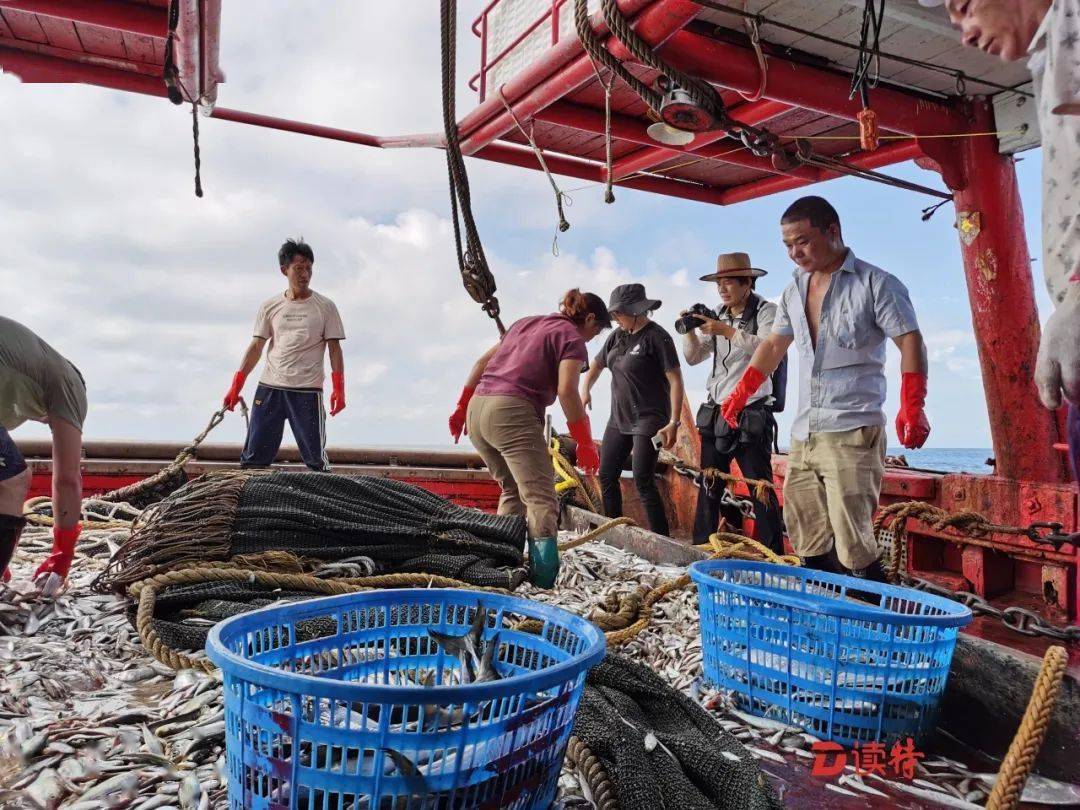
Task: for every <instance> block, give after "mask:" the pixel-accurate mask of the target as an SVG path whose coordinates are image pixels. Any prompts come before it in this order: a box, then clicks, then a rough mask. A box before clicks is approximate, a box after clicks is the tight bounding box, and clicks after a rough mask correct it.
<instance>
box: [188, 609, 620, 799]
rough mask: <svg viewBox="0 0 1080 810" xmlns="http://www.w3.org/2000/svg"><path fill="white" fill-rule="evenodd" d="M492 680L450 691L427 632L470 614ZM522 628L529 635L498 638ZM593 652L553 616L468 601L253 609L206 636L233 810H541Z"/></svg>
mask: <svg viewBox="0 0 1080 810" xmlns="http://www.w3.org/2000/svg"><path fill="white" fill-rule="evenodd" d="M480 605H482V606H483V607H484V608H487V609H489V610H490V615H489V617H488V621H487V623H486V625H485V626H484V628H483V636H484V639H485V640H486V642H487V643H488V644H495V645H496V647H495V648H494V649H495V650H496V652H495V666H496V669H497V670H498V672H499V673H500V675H501V676H502V677H501V678H500V679H499V680H495V681H491V682H487V683H472V684H467V685H460V684H458V683H457V681H458V680H460V670H461V665H460V662H459V660H458V659H457V658H456V657H455V656H454V655H452V654H449V653H447V652H446V651H445V650H444V649H443V647H442V646H441V645H439V644H437V643H436V642H435V641H434V640H433V639H432V637H431V636H430V635H429V634H428V629H429V628H430V629H432V630H436V631H439V632H442V633H446V634H451V635H461V634H462V633H464V632H466V631H467V630H468V629H469V626H470V624H471V623H472V622H473V620H474V618H475V617H476V612H477V610H478V608H479V606H480ZM523 619H535V620H538V621H539V622H540V624H541V625H542V629H541V630H540V632H539V633H536V634H533V633H526V632H522V631H518V630H514V629H512V627H513V626H514V625H516V624H517V623H519V622H520V621H521V620H523ZM604 648H605V643H604V636H603V634H602V633H601V632H600V630H599V629H598V628H597V627H595V626H594V625H592V624H590V623H589V622H588V621H586V620H585V619H582V618H581V617H579V616H575V615H573V614H571V613H568V612H566V611H563V610H559V609H557V608H553V607H550V606H548V605H543V604H540V603H537V602H531V601H529V600H527V599H518V598H514V597H510V596H503V595H498V594H493V593H487V592H484V593H478V592H476V591H468V590H441V589H429V590H386V591H368V592H363V593H356V594H348V595H345V596H335V597H330V598H327V599H314V600H311V601H305V602H297V603H294V604H288V605H284V606H278V607H269V608H264V609H263V610H257V611H254V612H251V613H245V614H243V615H241V616H236V617H234V618H232V619H229V620H227V621H225V622H222V623H221V624H219V625H217V627H215V628H214V629H213V631H212V632H211V634H210V638H209V640H208V641H207V653H208V654H209V656H210V658H211V659H212V660H213V661H214V662H215V663H216V664H217V665H218V666H219V667H221V671H222V674H223V676H224V680H225V724H226V738H225V740H226V756H227V761H228V771H229V806H230V808H233V809H234V810H240V808H243V809H244V810H248V808H251V809H252V810H263V808H266V809H267V810H268V809H269V808H274V810H285V808H289V810H304V809H305V808H309V809H310V810H326V809H328V808H333V810H382V808H394V810H398V808H409V809H410V810H414V809H415V810H419V808H436V807H438V808H451V807H452V808H518V809H523V808H546V807H548V806H549V805H550V804H551V802H552V800H553V799H554V797H555V791H556V788H557V783H558V778H559V771H560V768H561V765H562V760H563V755H564V752H565V749H566V744H567V740H568V739H569V736H570V728H571V724H572V722H573V718H574V712H575V711H576V710H577V705H578V701H579V699H580V697H581V692H582V689H583V687H584V681H585V674H586V672H587V671H588V669H589V668H590V667H591V666H593V665H595V664H597V663H598V662H599V661H600V659H601V658H603V655H604Z"/></svg>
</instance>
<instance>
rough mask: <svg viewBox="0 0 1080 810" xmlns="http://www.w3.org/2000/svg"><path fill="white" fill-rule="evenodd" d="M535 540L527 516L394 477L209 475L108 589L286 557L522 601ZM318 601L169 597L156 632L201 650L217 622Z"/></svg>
mask: <svg viewBox="0 0 1080 810" xmlns="http://www.w3.org/2000/svg"><path fill="white" fill-rule="evenodd" d="M230 492H231V493H232V494H231V495H230V494H229V493H230ZM211 522H213V523H214V524H215V526H214V528H211V525H210V524H211ZM525 537H526V530H525V520H524V519H523V518H521V517H515V516H509V515H504V516H498V515H489V514H487V513H485V512H481V511H479V510H476V509H468V508H465V507H461V506H457V505H456V504H454V503H451V502H450V501H448V500H446V499H444V498H440V497H438V496H437V495H433V494H432V493H430V492H428V491H426V490H424V489H420V488H419V487H415V486H412V485H410V484H405V483H402V482H400V481H393V480H390V479H386V478H375V477H347V476H342V475H334V474H329V473H315V472H272V473H266V474H261V475H251V476H250V477H245V478H242V479H241V478H238V477H237V476H236V475H233V476H223V477H221V478H219V479H214V478H213V477H211V476H207V477H204V478H202V479H199V480H198V481H195V482H192V485H191V486H189V487H185V488H184V489H181V490H179V491H177V492H176V493H174V494H173V495H171V496H169V497H168V498H166V499H165V500H164V501H162V502H161V503H160V504H159V505H158V508H157V510H156V512H155V513H154V514H152V515H151V517H150V519H149V520H147V521H146V522H145V523H144V524H143V525H141V526H140V527H139V530H138V532H137V533H135V534H133V535H132V538H131V540H130V541H129V542H128V543H126V544H125V546H124V547H123V548H122V549H121V550H120V552H118V554H117V555H116V557H114V559H113V560H112V561H111V563H110V566H109V569H108V570H107V571H106V575H103V576H102V577H101V578H100V583H99V584H100V587H102V588H110V587H116V586H117V585H119V586H121V587H122V586H123V585H124V584H126V583H129V582H135V581H138V580H140V579H145V578H147V577H149V576H152V575H153V574H155V573H160V572H162V571H167V570H170V569H174V568H177V567H190V566H193V565H194V566H197V565H199V564H200V563H206V562H211V561H223V560H232V559H233V558H236V557H239V556H241V555H243V556H246V557H248V558H252V559H254V558H258V557H259V555H266V553H267V552H287V554H289V555H292V559H294V560H295V559H298V558H299V559H304V560H305V561H306V562H307V563H308V564H314V563H316V562H323V563H327V562H334V561H337V560H348V559H350V558H356V557H360V556H363V557H366V558H368V559H369V560H370V561H371V562H372V563H373V564H374V572H373V573H374V574H395V573H415V574H432V575H436V576H444V577H450V578H453V579H457V580H460V581H463V582H466V583H469V584H470V585H477V586H481V587H491V588H503V589H506V590H514V589H515V588H517V587H518V585H520V584H521V583H522V582H523V581H524V580H525V577H526V569H525V567H524V547H525ZM318 595H321V594H318V593H311V592H304V591H295V592H285V591H280V590H275V589H273V588H270V587H265V586H262V585H259V584H255V583H246V582H245V583H232V582H228V583H221V582H208V583H198V584H189V585H178V586H171V587H166V588H163V589H162V590H161V591H159V592H158V594H157V598H156V602H155V607H154V629H155V630H156V631H157V633H158V635H159V636H160V637H161V639H162V641H163V642H164V643H165V644H166V645H168V646H169V647H171V648H173V649H187V650H193V649H200V648H202V647H203V645H204V644H205V641H206V636H207V633H208V632H209V628H210V627H211V626H212V625H213V623H214V622H216V621H220V620H221V619H224V618H228V617H229V616H234V615H237V614H239V613H243V612H245V611H248V610H253V609H255V608H258V607H263V606H265V605H268V604H271V603H272V602H275V601H278V600H281V599H307V598H313V597H314V596H318ZM132 609H133V610H134V606H133V607H132Z"/></svg>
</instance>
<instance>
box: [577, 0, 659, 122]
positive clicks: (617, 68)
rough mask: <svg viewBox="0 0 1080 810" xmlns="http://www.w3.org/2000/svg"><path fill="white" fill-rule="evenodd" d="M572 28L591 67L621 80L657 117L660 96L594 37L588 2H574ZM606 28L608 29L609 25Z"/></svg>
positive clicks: (584, 0) (585, 0)
mask: <svg viewBox="0 0 1080 810" xmlns="http://www.w3.org/2000/svg"><path fill="white" fill-rule="evenodd" d="M574 27H575V28H576V30H577V35H578V39H579V40H581V45H582V47H583V48H584V49H585V52H586V53H587V54H588V55H589V58H590V59H591V60H592V62H593V65H594V66H595V65H596V64H601V65H603V66H604V67H606V68H607V69H608V70H610V71H611V73H612V74H613V75H615V76H618V77H619V78H620V79H622V80H623V81H624V82H625V83H626V84H627V86H629V87H630V89H631V90H633V91H634V92H635V93H637V95H638V97H640V98H641V100H642V101H644V102H645V104H646V105H648V107H649V109H650V110H652V111H653V112H654V113H655V114H656V115H657V117H659V115H660V107H661V104H662V102H663V99H662V98H661V96H660V94H659V93H658V92H656V90H654V89H653V88H651V87H649V85H647V84H645V82H643V81H641V79H639V78H638V77H637V76H635V75H634V74H633V73H631V72H630V71H629V70H627V69H626V66H625V65H623V63H622V62H620V61H619V60H618V59H616V58H615V56H614V55H613V54H612V53H611V52H610V51H608V49H607V48H606V47H604V43H603V41H602V40H601V39H600V38H599V37H598V36H596V33H595V32H594V31H593V29H592V23H590V22H589V3H588V0H575V3H574ZM608 27H609V28H610V25H609V26H608ZM612 33H614V31H612Z"/></svg>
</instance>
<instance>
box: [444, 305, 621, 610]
mask: <svg viewBox="0 0 1080 810" xmlns="http://www.w3.org/2000/svg"><path fill="white" fill-rule="evenodd" d="M610 327H611V315H609V314H608V310H607V307H606V306H604V302H603V300H601V298H600V297H599V296H598V295H594V294H593V293H589V292H587V293H583V292H581V291H580V290H577V289H574V290H570V291H568V292H567V293H566V295H565V296H563V300H562V304H561V305H560V306H559V311H558V312H557V313H553V314H551V315H534V316H531V317H527V318H522V319H521V320H519V321H515V322H514V324H513V325H512V326H511V327H510V328H509V329H508V330H507V331H506V334H505V335H503V337H502V340H500V341H499V343H497V344H495V345H494V346H492V347H491V348H490V349H488V350H487V351H486V352H484V353H483V354H482V355H481V356H480V359H479V360H477V361H476V363H474V364H473V367H472V370H471V371H470V372H469V376H468V379H466V381H465V387H464V388H463V389H462V391H461V397H460V398H459V399H458V403H457V407H456V408H455V409H454V412H453V413H452V414H450V435H451V436H453V437H454V441H455V442H457V441H458V440H459V439H460V438H461V434H462V432H464V433H465V434H466V435H467V436H468V437H469V438H470V439H471V440H472V443H473V446H474V447H475V448H476V451H477V452H478V453H479V454H480V457H481V458H482V459H483V460H484V464H485V465H487V468H488V470H490V471H491V475H492V477H494V478H495V480H496V481H498V482H499V486H500V487H501V488H502V497H500V498H499V514H500V515H524V517H525V522H526V524H527V525H528V533H529V579H530V580H531V581H532V582H533V584H534V585H538V586H540V587H541V588H551V587H552V586H554V585H555V580H556V578H557V577H558V574H559V550H558V546H557V545H556V536H557V534H558V530H559V501H558V498H557V497H556V495H555V481H554V473H553V471H552V467H551V457H550V456H549V455H548V448H547V442H546V441H545V440H544V410H545V409H546V408H547V407H548V406H549V405H551V404H552V403H554V402H555V398H556V397H558V399H559V404H560V405H561V406H562V410H563V413H564V414H565V415H566V423H567V426H568V427H569V428H570V435H571V436H572V437H573V438H574V440H575V441H576V442H577V462H578V466H579V467H580V468H581V469H582V470H584V471H585V472H587V473H594V472H596V470H597V468H598V467H599V466H600V459H599V456H598V455H597V452H596V444H595V443H594V442H593V438H592V427H591V425H590V424H589V416H588V414H587V413H586V412H585V406H584V405H583V404H582V402H581V397H580V396H578V379H579V378H580V376H581V369H582V367H583V366H584V365H585V364H586V362H588V359H589V354H588V351H587V350H586V348H585V344H586V343H588V342H589V341H590V340H592V339H593V338H594V337H596V336H597V335H598V334H600V332H602V331H603V330H604V329H608V328H610Z"/></svg>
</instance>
